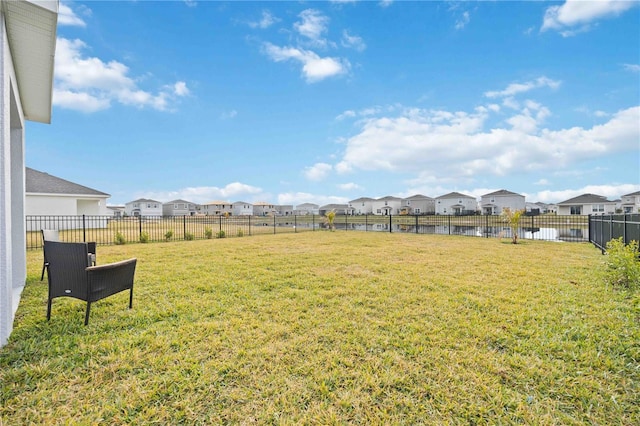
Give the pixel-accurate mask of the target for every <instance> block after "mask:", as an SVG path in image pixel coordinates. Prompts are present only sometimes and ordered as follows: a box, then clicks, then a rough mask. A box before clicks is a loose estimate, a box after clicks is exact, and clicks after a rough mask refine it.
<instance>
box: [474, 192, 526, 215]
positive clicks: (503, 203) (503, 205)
mask: <svg viewBox="0 0 640 426" xmlns="http://www.w3.org/2000/svg"><path fill="white" fill-rule="evenodd" d="M525 207H526V205H525V201H524V195H520V194H516V193H515V192H511V191H507V190H506V189H501V190H499V191H495V192H491V193H489V194H485V195H483V196H481V197H480V208H481V209H482V214H484V215H497V214H502V210H504V209H509V210H511V211H513V212H514V211H516V210H524V209H525Z"/></svg>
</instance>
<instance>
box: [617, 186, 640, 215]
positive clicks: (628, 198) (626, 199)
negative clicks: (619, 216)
mask: <svg viewBox="0 0 640 426" xmlns="http://www.w3.org/2000/svg"><path fill="white" fill-rule="evenodd" d="M620 208H621V209H622V213H640V191H636V192H632V193H631V194H626V195H623V196H622V198H621V199H620Z"/></svg>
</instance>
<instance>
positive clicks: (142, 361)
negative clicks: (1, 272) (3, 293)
mask: <svg viewBox="0 0 640 426" xmlns="http://www.w3.org/2000/svg"><path fill="white" fill-rule="evenodd" d="M134 256H135V257H137V258H138V269H137V272H136V284H135V289H134V305H133V310H128V309H127V303H128V293H126V292H125V293H121V294H119V295H116V296H114V297H111V298H108V299H105V300H103V301H100V302H98V303H95V304H94V305H93V306H92V309H91V318H90V323H89V325H88V326H86V327H85V326H84V325H83V319H84V309H85V304H84V303H83V302H80V301H77V300H75V299H68V298H61V299H55V300H54V302H53V311H52V317H51V321H50V322H47V321H46V293H47V285H46V279H45V281H44V282H40V281H39V279H40V270H41V269H40V268H41V267H42V253H41V252H39V251H31V252H29V253H28V283H27V286H26V287H25V290H24V293H23V298H22V301H21V304H20V307H19V309H18V313H17V317H16V322H15V329H14V332H13V334H12V335H11V338H10V340H9V343H8V344H7V345H6V346H5V347H4V348H2V349H0V403H1V405H0V415H1V416H0V419H1V420H0V423H3V422H4V424H6V425H14V424H17V425H22V424H109V425H111V424H151V423H153V424H161V425H165V424H179V423H183V424H221V423H222V424H249V423H256V424H321V425H327V424H385V425H388V424H465V425H467V424H514V423H516V424H518V423H520V424H532V425H545V424H547V425H556V424H563V425H564V424H576V425H578V424H600V425H603V424H619V425H634V424H640V331H639V330H640V327H639V321H640V308H639V305H640V303H639V298H638V296H637V295H634V294H629V293H625V292H622V291H618V290H613V289H611V288H608V287H606V286H605V285H603V284H602V283H601V282H600V280H599V279H598V273H597V271H598V270H599V268H600V266H601V264H602V263H603V256H602V255H601V254H600V251H599V250H597V249H595V248H594V247H593V246H591V245H589V244H586V243H585V244H581V243H551V242H541V241H522V242H521V244H518V245H513V244H510V243H509V240H507V239H505V240H499V239H483V238H470V237H453V236H439V235H413V234H389V233H374V232H327V231H318V232H306V233H301V234H279V235H271V236H266V235H265V236H256V237H250V238H248V237H245V238H232V239H214V240H201V241H187V242H175V243H157V244H134V245H125V246H109V247H99V248H98V262H99V263H100V264H103V263H107V262H110V261H116V260H122V259H125V258H128V257H134Z"/></svg>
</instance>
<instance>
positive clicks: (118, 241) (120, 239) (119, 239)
mask: <svg viewBox="0 0 640 426" xmlns="http://www.w3.org/2000/svg"><path fill="white" fill-rule="evenodd" d="M113 242H114V243H115V244H116V245H119V246H121V245H123V244H125V243H126V242H127V240H126V239H125V238H124V235H122V233H121V232H116V236H115V238H114V239H113Z"/></svg>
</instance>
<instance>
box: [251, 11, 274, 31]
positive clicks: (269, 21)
mask: <svg viewBox="0 0 640 426" xmlns="http://www.w3.org/2000/svg"><path fill="white" fill-rule="evenodd" d="M279 21H280V20H279V19H278V18H276V17H275V16H273V15H272V14H271V12H269V11H268V10H263V11H262V17H261V18H260V20H259V21H256V22H249V26H250V27H251V28H260V29H266V28H269V27H270V26H271V25H273V24H275V23H276V22H279Z"/></svg>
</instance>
